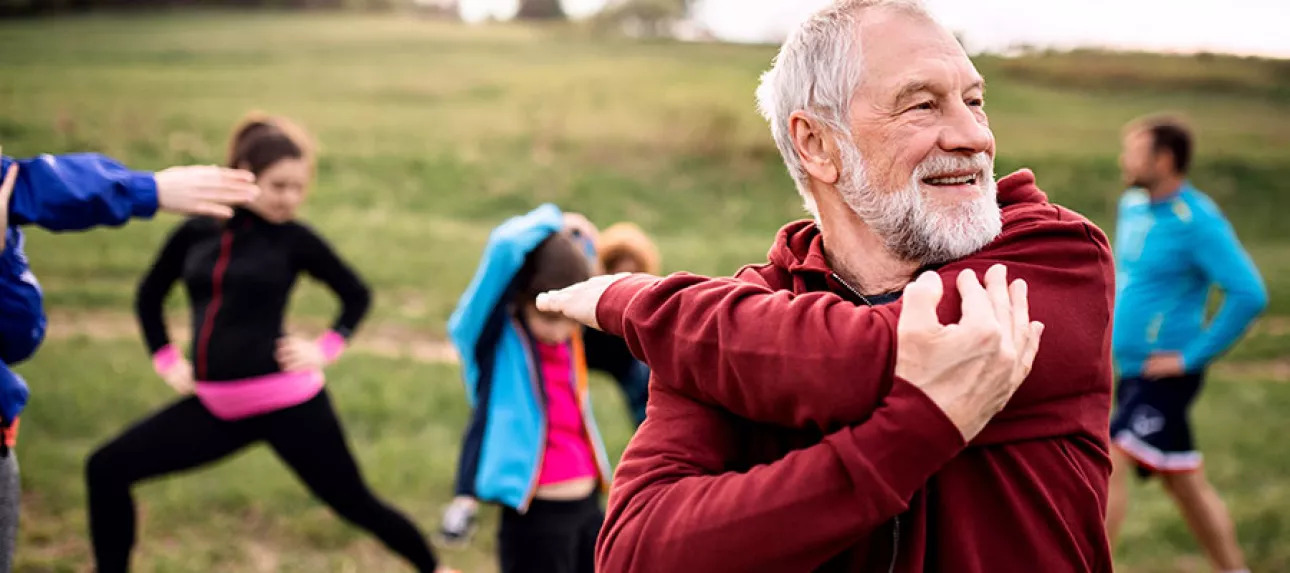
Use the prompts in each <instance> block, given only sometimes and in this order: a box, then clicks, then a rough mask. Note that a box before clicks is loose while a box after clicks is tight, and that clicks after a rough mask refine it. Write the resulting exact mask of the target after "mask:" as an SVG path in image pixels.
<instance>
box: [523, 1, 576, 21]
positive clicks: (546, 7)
mask: <svg viewBox="0 0 1290 573" xmlns="http://www.w3.org/2000/svg"><path fill="white" fill-rule="evenodd" d="M515 17H516V18H518V19H521V20H549V19H555V18H564V9H563V8H561V7H560V0H521V2H520V11H519V13H518V14H516V15H515Z"/></svg>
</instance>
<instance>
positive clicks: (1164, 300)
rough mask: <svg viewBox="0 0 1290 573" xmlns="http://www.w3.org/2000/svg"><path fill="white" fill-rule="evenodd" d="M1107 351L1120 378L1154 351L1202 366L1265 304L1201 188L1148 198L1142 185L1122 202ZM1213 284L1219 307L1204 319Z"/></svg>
mask: <svg viewBox="0 0 1290 573" xmlns="http://www.w3.org/2000/svg"><path fill="white" fill-rule="evenodd" d="M1115 266H1116V269H1115V270H1116V291H1117V292H1116V297H1115V323H1114V327H1113V335H1112V342H1111V347H1112V354H1113V355H1114V357H1115V361H1116V364H1117V366H1118V367H1119V369H1120V374H1121V375H1122V376H1137V375H1139V374H1141V373H1142V365H1143V363H1144V362H1145V361H1146V359H1147V357H1149V356H1150V355H1151V354H1152V353H1154V352H1180V353H1182V357H1183V365H1184V368H1185V369H1186V370H1187V371H1188V372H1198V371H1200V370H1203V369H1204V368H1205V367H1206V366H1207V365H1209V363H1210V362H1212V361H1213V360H1214V359H1215V358H1216V357H1218V356H1219V355H1220V354H1222V353H1223V352H1224V351H1226V350H1227V349H1228V348H1230V347H1231V346H1232V344H1234V343H1235V342H1236V341H1237V339H1239V338H1240V337H1241V334H1242V333H1244V332H1245V330H1246V328H1247V327H1249V325H1250V323H1251V322H1253V321H1254V319H1255V317H1257V316H1258V315H1259V313H1261V312H1262V311H1263V309H1264V308H1265V307H1266V306H1267V304H1268V291H1267V289H1266V288H1265V287H1264V285H1263V279H1262V277H1260V276H1259V270H1258V268H1256V267H1255V266H1254V261H1253V260H1251V259H1250V255H1249V254H1248V253H1246V252H1245V249H1244V248H1242V247H1241V242H1240V241H1239V240H1238V239H1237V238H1236V232H1235V231H1233V230H1232V225H1231V224H1229V223H1228V222H1227V219H1226V218H1224V217H1223V213H1222V211H1220V210H1219V208H1218V206H1217V205H1215V204H1214V202H1213V200H1211V199H1210V198H1209V197H1207V196H1206V195H1205V194H1204V193H1201V192H1200V191H1198V190H1197V189H1196V188H1195V187H1192V186H1191V184H1190V183H1184V184H1183V186H1182V188H1181V189H1180V190H1179V191H1178V193H1177V194H1175V195H1174V196H1172V197H1169V198H1166V199H1162V200H1158V201H1154V202H1153V201H1151V199H1150V198H1149V197H1148V196H1147V193H1146V192H1145V191H1143V190H1141V189H1133V190H1130V191H1128V192H1126V193H1125V194H1124V197H1123V198H1122V199H1121V200H1120V213H1119V220H1118V222H1117V223H1116V237H1115ZM1212 286H1218V287H1219V288H1220V289H1221V290H1222V291H1223V304H1222V306H1220V307H1219V309H1218V312H1217V313H1216V314H1215V315H1214V318H1213V319H1212V320H1210V321H1209V324H1205V304H1206V299H1207V298H1208V297H1209V290H1210V288H1211V287H1212Z"/></svg>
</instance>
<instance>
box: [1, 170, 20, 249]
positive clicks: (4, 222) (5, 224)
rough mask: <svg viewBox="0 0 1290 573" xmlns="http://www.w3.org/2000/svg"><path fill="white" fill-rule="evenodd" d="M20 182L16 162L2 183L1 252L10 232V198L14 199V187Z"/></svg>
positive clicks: (6, 173)
mask: <svg viewBox="0 0 1290 573" xmlns="http://www.w3.org/2000/svg"><path fill="white" fill-rule="evenodd" d="M16 181H18V163H17V162H14V164H13V165H10V166H9V169H8V170H7V171H5V174H4V182H3V183H0V251H2V250H4V242H5V238H6V237H8V235H9V234H8V230H9V198H10V197H13V185H14V182H16Z"/></svg>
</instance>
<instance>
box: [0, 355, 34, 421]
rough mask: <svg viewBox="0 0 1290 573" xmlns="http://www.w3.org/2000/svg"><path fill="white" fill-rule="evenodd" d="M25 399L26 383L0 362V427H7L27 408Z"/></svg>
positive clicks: (26, 393) (26, 395) (26, 392)
mask: <svg viewBox="0 0 1290 573" xmlns="http://www.w3.org/2000/svg"><path fill="white" fill-rule="evenodd" d="M27 397H28V390H27V383H26V381H24V380H23V379H22V376H19V375H18V373H17V372H14V371H13V370H11V369H10V368H9V365H8V364H5V363H4V362H0V425H5V426H7V425H9V424H10V423H12V422H13V420H14V418H17V417H18V414H20V413H22V409H23V408H24V407H26V406H27Z"/></svg>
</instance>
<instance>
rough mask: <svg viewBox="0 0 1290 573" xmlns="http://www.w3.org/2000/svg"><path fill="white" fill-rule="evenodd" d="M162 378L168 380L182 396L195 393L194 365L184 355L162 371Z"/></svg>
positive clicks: (167, 383)
mask: <svg viewBox="0 0 1290 573" xmlns="http://www.w3.org/2000/svg"><path fill="white" fill-rule="evenodd" d="M161 379H162V380H165V381H166V385H167V386H170V387H171V388H173V389H174V390H175V392H176V393H178V394H179V395H181V396H187V395H189V394H192V393H193V390H194V389H195V385H194V383H193V365H192V364H190V363H189V362H188V360H187V359H186V358H183V357H182V356H181V357H180V358H179V359H178V360H175V363H174V364H172V365H171V366H170V368H167V369H166V370H165V371H164V372H162V373H161Z"/></svg>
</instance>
